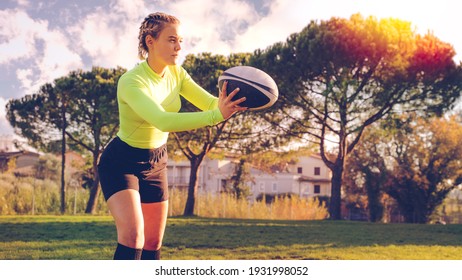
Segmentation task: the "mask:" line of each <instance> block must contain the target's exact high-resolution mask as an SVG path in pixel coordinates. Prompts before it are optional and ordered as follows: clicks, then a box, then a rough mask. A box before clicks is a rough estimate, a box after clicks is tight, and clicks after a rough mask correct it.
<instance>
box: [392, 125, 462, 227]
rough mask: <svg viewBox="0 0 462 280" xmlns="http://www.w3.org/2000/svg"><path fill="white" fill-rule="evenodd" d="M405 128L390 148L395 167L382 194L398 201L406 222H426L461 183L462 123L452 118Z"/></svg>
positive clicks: (396, 136) (398, 133)
mask: <svg viewBox="0 0 462 280" xmlns="http://www.w3.org/2000/svg"><path fill="white" fill-rule="evenodd" d="M404 125H405V126H407V127H406V129H400V130H397V131H396V133H395V134H394V140H393V142H392V143H391V145H389V149H391V151H390V155H391V156H392V158H393V160H394V163H395V164H394V166H393V169H392V170H391V174H392V176H390V178H389V180H388V182H387V185H386V189H385V191H386V192H387V193H388V194H389V195H390V196H391V197H393V198H394V199H395V200H396V201H397V202H398V205H399V207H400V209H401V212H402V213H403V215H404V218H405V221H406V222H409V223H427V222H428V221H429V219H430V215H431V214H432V213H433V212H434V210H435V208H436V207H437V206H439V205H440V204H441V203H442V202H443V200H444V199H445V198H446V196H447V194H448V193H449V192H450V191H451V190H453V189H454V188H455V187H457V186H458V185H460V184H462V162H461V160H460V159H461V158H462V145H461V144H460V139H461V138H462V124H461V123H459V122H458V121H457V120H456V118H455V117H454V116H453V117H450V118H449V119H445V118H432V119H430V120H425V119H422V118H420V119H418V120H416V121H412V122H407V123H405V124H404ZM406 130H410V131H411V133H405V131H406Z"/></svg>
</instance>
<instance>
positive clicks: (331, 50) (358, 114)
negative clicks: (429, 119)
mask: <svg viewBox="0 0 462 280" xmlns="http://www.w3.org/2000/svg"><path fill="white" fill-rule="evenodd" d="M454 55H455V52H454V50H453V48H452V46H450V45H449V44H447V43H444V42H442V41H440V40H439V39H438V38H437V37H435V36H434V35H433V34H431V33H428V34H426V35H423V36H422V35H419V34H415V32H414V31H413V30H412V28H411V24H410V23H409V22H404V21H401V20H397V19H382V20H380V21H379V20H376V19H375V18H374V17H368V18H363V17H362V16H361V15H358V14H356V15H353V16H352V17H351V18H350V19H342V18H331V19H330V20H327V21H320V22H315V21H312V22H311V23H310V24H309V25H308V26H307V27H305V28H304V29H303V30H302V31H301V32H300V33H295V34H292V35H291V36H289V38H288V39H287V40H286V42H284V43H277V44H274V45H273V46H270V47H269V48H267V49H266V50H257V51H255V53H254V56H253V63H254V64H255V65H258V66H259V67H260V68H262V69H263V70H265V71H267V72H268V73H269V74H270V75H271V76H273V78H274V79H275V80H276V82H277V83H278V84H279V89H280V99H281V100H282V101H283V103H280V105H279V106H280V110H279V120H278V121H277V122H275V123H274V124H275V125H279V126H280V127H282V128H284V129H285V130H286V133H287V135H288V136H292V137H308V138H310V140H311V141H314V142H316V143H317V144H318V145H319V147H320V152H321V156H322V159H323V161H324V163H325V164H326V165H327V166H328V168H329V169H330V170H331V171H332V194H331V202H330V204H329V213H330V218H331V219H335V220H336V219H341V187H342V180H343V173H344V170H345V162H346V160H347V156H348V155H349V154H350V153H351V152H352V151H353V149H354V147H355V146H356V144H357V143H358V142H359V141H360V138H361V135H362V133H363V131H364V129H365V128H366V127H367V126H369V125H371V124H373V123H374V122H376V121H378V120H380V119H382V118H384V117H386V116H387V115H390V114H394V113H397V112H398V113H401V112H406V111H418V112H420V113H421V114H427V115H432V114H441V113H442V112H444V111H445V110H446V109H447V108H448V107H450V106H451V104H453V103H454V101H455V100H456V99H457V98H458V97H459V96H460V90H461V81H462V79H461V67H460V66H456V65H455V63H454V61H453V60H452V58H453V56H454ZM331 142H333V144H331Z"/></svg>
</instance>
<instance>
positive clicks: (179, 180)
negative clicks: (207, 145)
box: [168, 155, 331, 199]
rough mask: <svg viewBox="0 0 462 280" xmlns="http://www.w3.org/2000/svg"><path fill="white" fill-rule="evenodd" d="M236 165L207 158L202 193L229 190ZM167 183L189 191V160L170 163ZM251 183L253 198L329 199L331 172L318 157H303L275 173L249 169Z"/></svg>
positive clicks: (201, 178) (201, 179) (201, 172)
mask: <svg viewBox="0 0 462 280" xmlns="http://www.w3.org/2000/svg"><path fill="white" fill-rule="evenodd" d="M235 168H236V164H235V163H234V162H233V161H232V160H230V159H223V160H219V159H209V158H205V159H204V161H203V162H202V164H201V168H200V170H199V174H198V185H199V192H202V193H212V194H217V193H221V192H223V191H225V190H226V188H227V187H229V184H230V178H231V177H232V176H233V174H234V172H235ZM168 169H169V170H168V174H169V175H168V176H169V177H168V180H169V185H170V187H172V188H179V189H182V188H187V187H188V184H189V175H190V171H191V168H190V164H189V162H188V161H180V162H175V161H173V160H170V161H169V165H168ZM250 173H251V177H252V181H251V182H247V185H248V186H249V188H250V191H251V196H250V197H249V199H256V198H258V197H261V196H262V195H270V196H276V195H281V194H295V195H299V196H301V197H316V196H330V193H331V184H330V179H331V172H330V170H329V169H328V168H327V166H326V165H325V164H324V162H323V161H322V159H321V157H320V156H318V155H311V156H302V157H300V158H299V160H298V161H297V162H296V163H292V164H288V165H287V168H286V169H285V170H284V171H280V172H275V173H273V174H270V173H266V172H263V171H261V170H258V169H256V168H251V170H250Z"/></svg>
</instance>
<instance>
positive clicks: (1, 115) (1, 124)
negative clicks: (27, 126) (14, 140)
mask: <svg viewBox="0 0 462 280" xmlns="http://www.w3.org/2000/svg"><path fill="white" fill-rule="evenodd" d="M7 102H8V100H6V99H5V98H3V97H0V135H11V134H13V128H12V127H11V125H10V123H9V122H8V121H7V120H6V108H5V106H6V103H7Z"/></svg>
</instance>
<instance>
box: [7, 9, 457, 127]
mask: <svg viewBox="0 0 462 280" xmlns="http://www.w3.org/2000/svg"><path fill="white" fill-rule="evenodd" d="M457 3H458V1H457V0H437V1H436V0H221V1H219V0H49V1H40V0H0V73H1V75H0V136H2V135H13V129H12V127H11V126H10V125H9V123H8V121H7V120H6V117H5V114H6V110H5V105H6V103H7V102H8V100H10V99H12V98H20V97H22V96H24V95H27V94H33V93H35V92H37V90H38V89H39V87H40V86H41V85H43V84H45V83H52V82H53V80H54V79H56V78H59V77H62V76H66V75H67V74H68V73H69V72H70V71H73V70H77V69H83V70H90V69H91V67H92V66H101V67H106V68H115V67H117V66H122V67H124V68H126V69H130V68H132V67H133V66H134V65H135V64H136V63H137V62H138V58H137V44H138V41H137V36H138V28H139V25H140V23H141V22H142V20H143V19H144V17H145V16H146V15H148V14H149V13H152V12H156V11H161V12H166V13H169V14H172V15H175V16H176V17H178V18H179V19H180V21H181V22H182V29H183V33H184V37H185V38H184V43H183V46H182V48H183V49H182V55H181V56H182V58H184V57H185V56H186V55H187V54H191V53H194V54H196V53H201V52H211V53H213V54H224V55H228V54H230V53H235V52H253V51H254V50H256V49H265V48H266V47H269V46H271V45H273V44H274V43H277V42H281V41H285V40H286V39H287V37H288V36H289V35H290V34H292V33H295V32H299V31H301V30H302V29H303V28H304V27H305V26H306V25H307V24H308V23H309V22H310V21H312V20H317V21H319V20H328V19H330V18H331V17H343V18H349V17H350V16H351V15H352V14H355V13H360V14H361V15H363V16H375V17H376V18H377V19H380V18H387V17H393V18H398V19H401V20H405V21H409V22H411V24H412V26H413V27H414V28H415V30H416V32H417V33H420V34H425V33H427V32H433V34H434V35H435V36H436V37H438V38H439V39H441V40H442V41H444V42H447V43H450V44H451V45H452V46H453V47H454V49H455V51H456V56H455V58H454V60H455V61H456V63H459V62H460V61H461V60H462V36H461V35H462V33H461V32H460V27H461V26H462V16H461V14H460V10H459V9H458V7H457V6H458V5H457Z"/></svg>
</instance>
